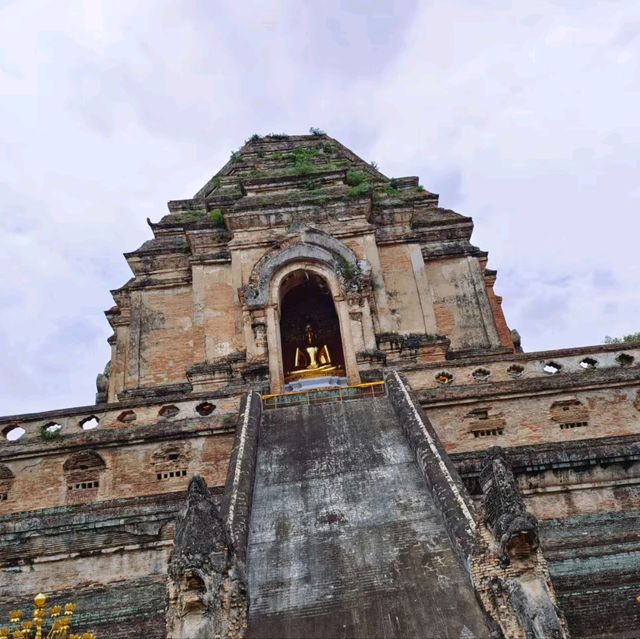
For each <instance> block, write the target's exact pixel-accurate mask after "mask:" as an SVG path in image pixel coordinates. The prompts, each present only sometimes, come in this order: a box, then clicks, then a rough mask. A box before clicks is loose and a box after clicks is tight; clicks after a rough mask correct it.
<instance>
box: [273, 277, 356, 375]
mask: <svg viewBox="0 0 640 639" xmlns="http://www.w3.org/2000/svg"><path fill="white" fill-rule="evenodd" d="M281 290H282V291H283V294H282V301H281V306H280V339H281V343H282V364H283V369H284V377H285V381H287V382H288V381H290V380H292V379H298V378H302V377H318V376H323V375H340V376H343V375H344V374H345V372H344V354H343V351H342V339H341V338H340V323H339V321H338V315H337V314H336V307H335V304H334V303H333V298H332V296H331V292H330V291H329V289H328V287H327V284H326V282H325V281H324V280H323V279H322V278H321V277H319V276H318V275H316V274H315V273H310V272H308V271H296V272H295V273H292V274H291V275H289V276H288V277H287V278H286V279H285V280H284V281H283V283H282V289H281ZM310 347H311V352H309V348H310ZM296 354H297V356H296Z"/></svg>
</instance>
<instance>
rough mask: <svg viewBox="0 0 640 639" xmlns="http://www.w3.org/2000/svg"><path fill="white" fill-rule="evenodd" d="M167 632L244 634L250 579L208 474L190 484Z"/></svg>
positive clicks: (172, 565) (183, 637)
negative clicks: (243, 571)
mask: <svg viewBox="0 0 640 639" xmlns="http://www.w3.org/2000/svg"><path fill="white" fill-rule="evenodd" d="M168 572H169V575H168V576H169V579H168V588H167V589H168V609H167V637H168V638H169V639H205V638H206V639H210V638H211V637H219V638H220V639H241V638H242V637H244V635H245V631H246V623H247V595H246V583H245V581H244V578H243V576H242V575H241V574H240V573H239V571H238V569H237V563H236V559H235V553H234V551H233V548H232V546H231V543H230V542H229V538H228V536H227V532H226V529H225V526H224V522H223V521H222V519H221V517H220V513H219V511H218V508H217V506H216V504H215V502H214V500H213V497H212V496H211V493H210V492H209V489H208V488H207V484H206V483H205V481H204V479H202V477H199V476H195V477H194V478H193V479H192V480H191V483H190V484H189V490H188V492H187V503H186V507H185V509H184V511H183V512H182V514H181V516H180V518H179V520H178V523H177V527H176V534H175V538H174V546H173V552H172V553H171V557H170V559H169V571H168Z"/></svg>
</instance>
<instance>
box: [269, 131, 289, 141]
mask: <svg viewBox="0 0 640 639" xmlns="http://www.w3.org/2000/svg"><path fill="white" fill-rule="evenodd" d="M267 137H268V138H271V139H272V140H286V139H287V138H288V137H289V136H288V135H287V134H286V133H269V135H267Z"/></svg>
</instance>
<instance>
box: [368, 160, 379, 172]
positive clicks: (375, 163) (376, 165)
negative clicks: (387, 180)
mask: <svg viewBox="0 0 640 639" xmlns="http://www.w3.org/2000/svg"><path fill="white" fill-rule="evenodd" d="M369 166H370V167H371V168H372V169H375V170H376V171H377V170H378V163H377V162H373V161H371V162H369Z"/></svg>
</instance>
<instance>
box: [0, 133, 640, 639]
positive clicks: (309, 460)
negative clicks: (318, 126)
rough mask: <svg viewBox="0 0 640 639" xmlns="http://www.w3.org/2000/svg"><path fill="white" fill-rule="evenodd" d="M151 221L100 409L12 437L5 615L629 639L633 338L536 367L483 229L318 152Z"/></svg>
mask: <svg viewBox="0 0 640 639" xmlns="http://www.w3.org/2000/svg"><path fill="white" fill-rule="evenodd" d="M149 225H150V227H151V231H152V232H153V238H152V239H150V240H149V241H147V242H145V243H144V244H143V245H142V246H141V247H140V248H139V249H137V250H135V251H133V252H130V253H126V254H125V258H126V259H127V262H128V263H129V266H130V267H131V270H132V272H133V277H132V278H131V279H130V280H129V281H128V282H127V283H126V284H125V285H124V286H122V287H121V288H119V289H117V290H114V291H113V292H112V293H113V297H114V300H115V305H114V306H113V307H112V308H111V309H109V310H108V311H107V313H106V315H107V319H108V321H109V322H110V324H111V326H112V327H113V331H114V332H113V335H112V337H111V338H110V340H109V343H110V345H111V357H110V360H109V362H108V364H107V366H106V367H105V369H104V372H102V373H100V374H99V375H98V379H97V395H96V400H95V404H92V405H89V406H81V407H76V408H67V409H59V410H51V411H48V412H44V413H37V414H25V415H14V416H9V417H3V418H0V430H1V431H2V433H3V436H4V437H3V442H4V443H2V445H0V537H1V544H0V565H1V566H2V572H1V574H0V584H1V589H0V608H1V609H2V614H3V616H6V615H5V612H6V611H9V610H13V609H15V608H24V607H26V606H28V604H29V602H30V600H31V598H32V597H33V595H35V594H36V593H37V592H44V593H46V594H47V595H50V596H51V597H52V598H53V599H54V600H56V601H59V602H64V601H68V600H73V601H75V602H77V604H78V616H77V624H78V625H77V626H76V627H75V631H76V632H77V631H82V630H89V629H90V630H93V631H95V632H96V633H97V636H98V637H109V638H110V639H119V638H124V637H127V638H129V637H132V636H137V637H146V638H148V639H156V638H158V639H159V638H161V637H168V638H171V639H195V638H200V637H202V638H205V637H207V638H209V637H221V638H222V637H224V638H228V639H240V638H242V637H291V638H294V637H301V636H304V637H379V636H385V637H398V638H400V637H402V638H405V637H423V636H425V628H428V632H429V635H428V636H430V637H443V638H444V637H448V638H450V637H456V638H458V637H460V638H467V639H468V638H471V637H494V638H496V637H506V638H509V639H511V638H513V639H515V638H527V639H529V638H533V637H535V638H540V639H542V638H545V639H546V638H548V637H558V638H565V637H569V636H572V637H574V638H575V637H587V638H590V639H605V638H606V639H614V638H615V639H623V638H626V639H631V638H632V637H639V636H640V605H639V604H638V600H637V597H638V596H639V595H640V533H639V532H638V531H640V365H639V364H640V343H625V344H610V345H600V346H590V347H580V348H567V349H564V350H556V351H549V352H536V353H526V352H523V350H522V348H521V345H520V336H519V335H518V333H517V331H515V330H510V328H509V327H508V326H507V323H506V321H505V318H504V316H503V313H502V309H501V298H500V297H499V296H498V295H496V293H495V292H494V285H495V282H496V271H492V270H490V269H488V268H487V253H486V252H484V251H482V250H480V249H479V248H477V247H476V246H474V245H473V244H471V242H470V239H471V233H472V229H473V223H472V220H471V219H470V218H468V217H465V216H463V215H460V214H459V213H456V212H454V211H451V210H448V209H444V208H441V207H440V206H439V204H438V196H437V195H435V194H433V193H430V192H429V191H427V190H425V189H424V188H423V187H422V186H421V185H420V184H419V181H418V178H416V177H402V178H395V179H389V178H387V177H386V176H385V175H383V174H382V173H380V171H379V170H378V169H377V168H375V167H373V166H372V165H370V164H367V163H365V162H363V161H362V160H361V159H360V158H359V157H358V156H356V155H355V154H354V153H353V152H351V151H350V150H349V149H346V148H345V147H344V146H342V145H341V144H340V143H339V142H337V141H336V140H334V139H332V138H330V137H329V136H327V135H324V134H320V133H317V134H315V135H308V136H284V135H271V136H266V137H259V136H253V137H252V138H251V139H250V140H248V141H247V142H246V143H245V145H244V146H243V147H242V148H241V149H240V150H239V151H238V152H237V153H234V154H233V155H232V157H231V159H230V160H229V162H228V163H227V164H226V165H225V166H224V167H223V168H222V169H221V170H220V171H219V172H218V173H217V174H216V175H215V176H214V177H213V178H211V180H210V181H209V182H207V184H206V185H205V186H204V187H203V188H202V189H201V190H200V191H199V192H198V193H196V195H195V196H194V197H193V198H191V199H188V200H179V201H172V202H169V212H168V214H166V215H165V216H164V217H162V218H161V219H160V220H159V221H158V222H149ZM524 337H525V339H524V345H525V346H526V336H524Z"/></svg>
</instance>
